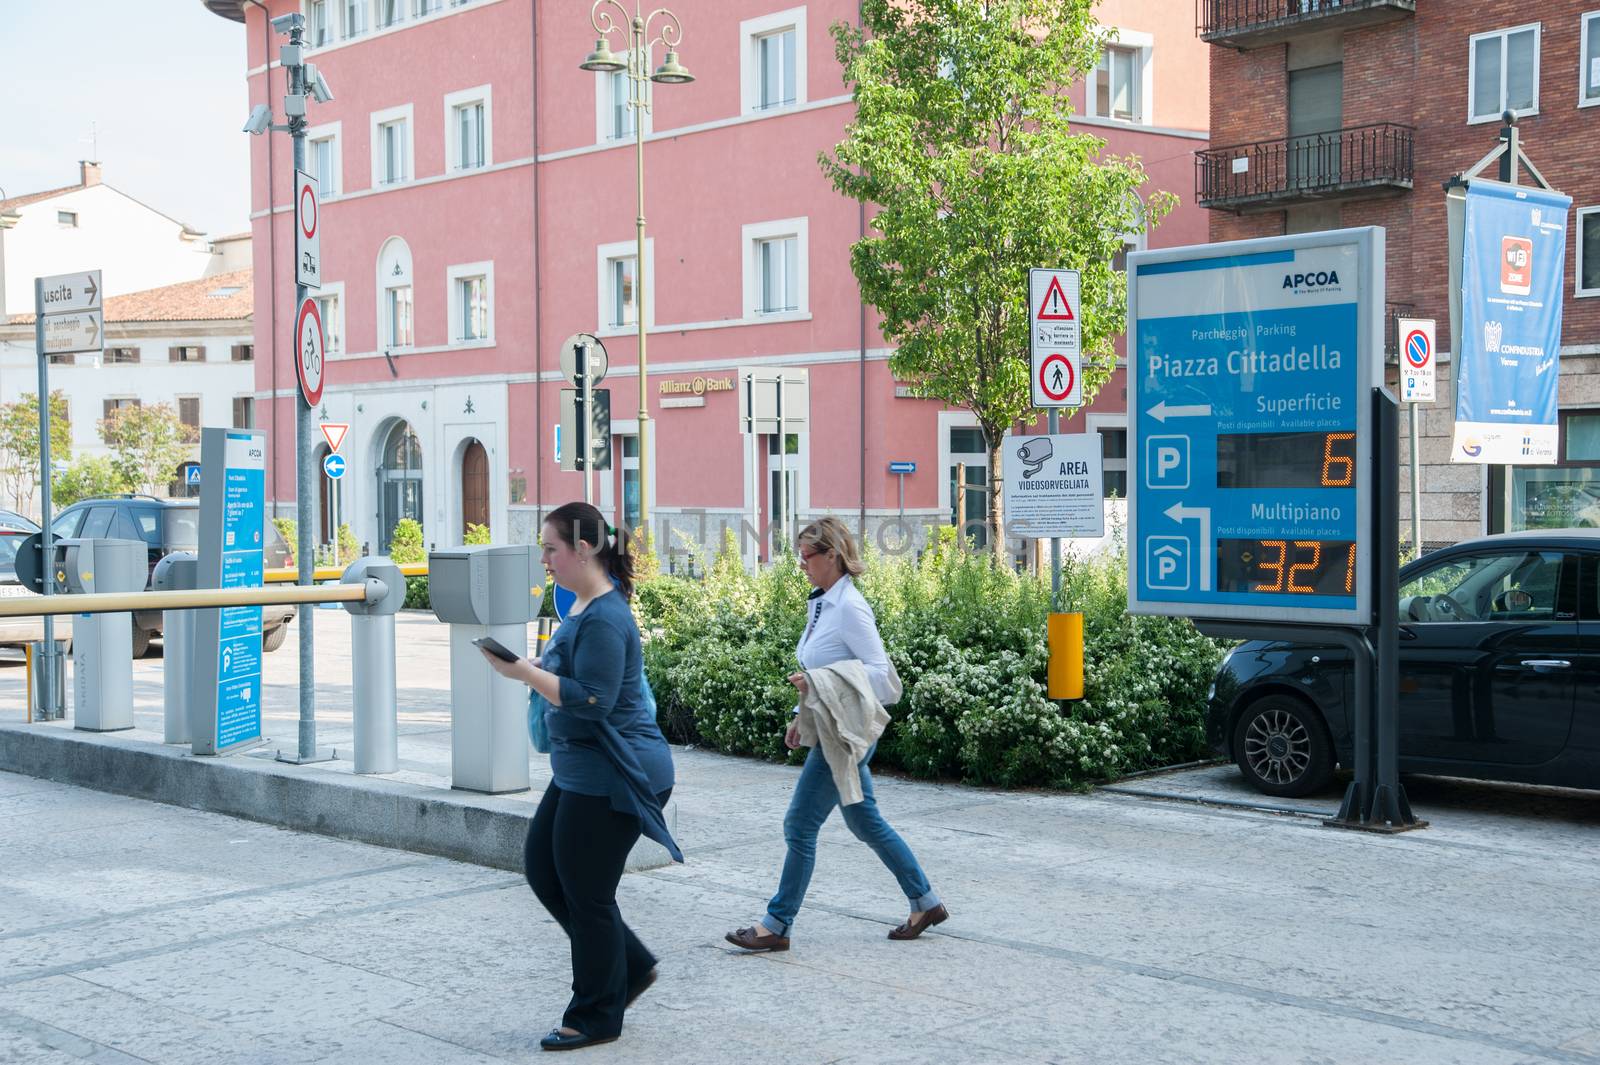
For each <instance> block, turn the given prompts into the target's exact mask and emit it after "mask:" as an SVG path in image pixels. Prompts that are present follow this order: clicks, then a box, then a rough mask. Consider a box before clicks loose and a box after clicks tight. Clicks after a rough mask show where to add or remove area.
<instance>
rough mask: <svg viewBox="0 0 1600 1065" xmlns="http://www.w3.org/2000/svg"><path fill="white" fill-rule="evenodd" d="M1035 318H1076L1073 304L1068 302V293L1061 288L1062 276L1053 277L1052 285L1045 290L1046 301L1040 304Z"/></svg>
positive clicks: (1040, 319)
mask: <svg viewBox="0 0 1600 1065" xmlns="http://www.w3.org/2000/svg"><path fill="white" fill-rule="evenodd" d="M1034 319H1035V320H1036V321H1040V322H1071V321H1074V320H1075V316H1074V315H1073V313H1072V304H1070V303H1068V302H1067V294H1066V293H1065V292H1063V291H1062V290H1061V278H1059V277H1052V278H1051V279H1050V287H1049V288H1047V289H1045V290H1044V301H1043V302H1042V303H1040V304H1039V311H1038V313H1037V314H1035V315H1034Z"/></svg>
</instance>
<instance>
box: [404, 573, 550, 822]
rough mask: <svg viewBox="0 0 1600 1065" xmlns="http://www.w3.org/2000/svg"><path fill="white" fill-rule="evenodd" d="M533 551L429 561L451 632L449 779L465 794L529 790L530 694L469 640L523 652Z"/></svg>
mask: <svg viewBox="0 0 1600 1065" xmlns="http://www.w3.org/2000/svg"><path fill="white" fill-rule="evenodd" d="M534 584H535V581H534V557H533V547H532V546H531V545H529V544H509V545H504V546H500V545H494V546H478V547H461V548H452V549H450V550H446V551H434V552H432V553H430V554H429V555H428V591H429V593H430V595H431V598H432V600H433V612H434V614H435V615H437V616H438V618H439V620H440V621H443V622H446V623H448V624H449V626H450V720H451V733H450V736H451V739H450V778H451V785H452V786H453V787H457V788H463V789H465V790H468V791H481V792H487V793H489V794H498V793H501V792H508V791H526V790H527V788H528V689H527V686H526V685H523V684H521V683H518V682H517V681H514V680H508V679H507V678H505V677H502V676H501V675H500V674H498V673H496V672H495V671H494V670H493V669H491V668H490V667H489V663H488V662H486V661H485V660H484V657H483V652H482V651H479V650H478V649H477V648H476V647H474V646H473V644H472V641H473V640H476V639H478V638H479V637H481V636H492V637H494V638H495V639H496V640H498V641H500V643H502V644H504V645H505V646H506V647H508V648H510V649H511V650H513V651H515V652H517V653H518V654H527V651H528V622H530V621H532V620H533V617H534V611H535V601H534V598H533V593H532V588H533V586H534Z"/></svg>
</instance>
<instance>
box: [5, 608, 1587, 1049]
mask: <svg viewBox="0 0 1600 1065" xmlns="http://www.w3.org/2000/svg"><path fill="white" fill-rule="evenodd" d="M339 620H342V619H339ZM403 625H404V626H405V628H404V629H403V635H402V639H404V640H405V641H406V643H405V646H406V647H407V654H406V656H405V658H404V659H403V661H402V666H401V668H402V671H403V672H402V687H403V691H402V699H403V705H404V706H405V710H406V716H405V722H404V724H403V725H402V731H403V732H404V734H405V736H406V741H405V744H406V745H405V747H404V749H403V754H402V759H403V762H404V763H405V766H404V771H405V772H406V773H411V774H415V775H416V778H417V779H418V780H424V779H426V780H435V781H437V780H438V776H437V768H438V765H439V763H440V760H441V759H443V760H444V762H445V764H447V759H448V736H447V734H446V733H445V732H444V730H445V727H446V724H447V719H448V704H447V702H444V703H441V701H440V700H441V693H442V685H443V679H442V677H441V676H440V675H439V672H438V667H437V664H436V663H430V661H429V658H430V655H431V654H432V652H431V651H430V650H429V648H430V646H432V647H434V648H435V649H436V648H437V647H438V646H441V645H442V640H437V641H436V642H435V643H433V644H431V645H430V642H429V641H430V640H434V639H435V637H433V636H430V635H429V632H428V630H429V629H430V628H434V629H436V628H437V626H433V625H432V624H431V622H430V623H427V624H424V623H423V622H422V621H421V619H416V618H407V619H403ZM333 628H334V626H332V625H328V626H323V627H319V630H318V634H319V638H322V637H323V636H324V633H328V632H330V630H332V629H333ZM319 646H321V647H322V648H323V649H324V651H325V652H326V654H327V656H328V659H332V658H335V657H336V656H337V654H338V653H339V652H338V649H337V641H336V639H335V638H333V637H332V636H329V637H327V638H325V639H321V642H320V643H319ZM328 659H325V660H324V662H323V675H324V676H325V677H326V678H328V679H329V681H330V690H327V691H325V693H324V698H325V701H324V704H323V705H324V706H325V707H326V708H327V710H326V713H327V715H328V721H329V725H328V733H330V735H328V736H326V737H325V739H324V742H332V743H334V744H336V745H337V744H338V743H339V742H340V741H339V739H338V730H339V728H340V725H339V723H338V722H337V714H338V706H339V703H338V701H337V699H338V692H337V683H336V680H337V672H336V670H335V668H334V667H333V666H331V665H330V664H329V662H328ZM268 663H269V671H271V672H270V673H269V688H268V691H269V699H271V700H273V703H272V704H271V705H270V706H269V711H270V712H269V729H270V730H271V731H272V732H273V733H274V734H275V735H284V736H292V735H293V730H292V724H291V722H292V716H291V717H284V716H281V714H280V711H281V710H282V709H283V708H284V706H285V705H287V706H290V707H292V695H291V696H290V698H289V701H288V702H287V704H285V702H284V694H285V690H288V691H290V692H291V693H292V689H284V688H283V686H282V685H281V684H278V683H276V681H275V678H276V677H279V676H289V677H290V678H291V679H292V674H293V668H294V657H293V653H292V645H291V647H286V648H285V649H284V650H283V651H280V652H278V653H277V654H274V655H271V656H268ZM139 668H140V671H141V677H142V678H144V679H142V680H141V681H140V683H139V697H140V698H141V700H143V701H144V702H145V704H146V706H145V708H143V709H141V711H140V714H141V723H145V724H155V725H157V727H159V726H158V719H152V718H151V717H150V716H149V714H150V710H149V706H148V704H149V701H150V696H151V695H152V693H153V694H154V697H155V699H156V702H155V704H154V705H155V707H156V708H157V709H158V708H159V688H153V687H152V684H153V683H154V677H155V676H158V673H155V674H153V673H152V672H151V671H152V670H157V671H158V669H159V660H147V661H146V662H144V663H141V664H140V667H139ZM19 673H20V670H13V669H10V668H0V706H10V707H14V706H15V705H16V704H17V700H16V699H15V696H14V692H15V687H16V683H17V676H18V674H19ZM5 714H9V715H11V716H9V718H8V719H9V720H12V721H15V720H16V719H17V717H16V716H15V715H16V712H15V710H9V711H5ZM278 721H282V722H283V725H282V726H280V725H279V724H277V723H276V722H278ZM344 727H346V728H347V727H348V725H347V724H346V725H345V726H344ZM677 753H678V764H679V768H680V786H679V789H678V793H677V794H678V798H679V800H680V804H681V805H680V811H681V813H680V818H681V819H680V839H681V842H682V843H683V845H684V849H685V851H686V853H687V856H688V863H687V864H686V865H683V866H673V867H670V868H666V869H660V870H655V871H651V872H646V873H639V874H632V875H630V876H628V877H626V878H624V881H623V886H622V889H621V891H620V901H621V903H622V906H623V909H624V912H625V913H626V914H627V915H628V917H629V919H630V921H631V922H632V923H633V924H634V925H635V926H636V927H637V928H638V929H639V930H640V932H641V934H642V935H643V937H644V939H645V940H646V942H648V943H649V944H650V945H651V946H652V947H653V948H654V949H655V950H656V951H657V952H658V953H659V954H660V955H661V956H662V979H661V981H660V982H659V983H658V984H657V985H656V987H655V988H654V989H652V990H651V991H650V993H649V994H648V995H647V996H645V998H643V999H642V1000H641V1001H640V1004H639V1007H638V1008H637V1009H636V1010H634V1011H633V1012H632V1013H630V1015H629V1022H628V1028H627V1031H626V1033H625V1036H624V1038H623V1040H622V1041H620V1042H618V1043H616V1044H613V1045H611V1046H607V1047H600V1048H595V1049H594V1050H590V1051H585V1052H584V1058H583V1060H584V1061H590V1062H606V1061H633V1062H672V1061H682V1062H696V1063H703V1062H720V1061H739V1062H741V1063H757V1062H800V1063H808V1062H818V1063H821V1062H845V1061H850V1062H891V1063H892V1062H906V1063H913V1062H916V1063H922V1062H928V1063H937V1062H952V1063H954V1062H963V1063H966V1062H977V1063H984V1062H1032V1063H1038V1062H1073V1063H1076V1062H1092V1063H1097V1065H1098V1063H1121V1062H1126V1063H1130V1065H1145V1063H1155V1062H1173V1063H1185V1065H1188V1063H1203V1062H1218V1063H1223V1062H1227V1063H1233V1062H1271V1063H1278V1062H1329V1063H1333V1062H1338V1063H1345V1062H1357V1061H1370V1062H1405V1063H1418V1065H1422V1063H1444V1062H1460V1063H1472V1065H1479V1063H1485V1065H1500V1063H1505V1065H1512V1063H1533V1062H1564V1063H1576V1065H1582V1063H1589V1065H1600V996H1597V995H1596V994H1595V992H1596V989H1600V957H1597V955H1596V953H1595V950H1594V943H1595V935H1594V922H1595V915H1596V913H1597V912H1600V887H1597V885H1600V858H1597V857H1596V850H1595V846H1594V839H1595V829H1596V827H1600V796H1597V795H1587V794H1575V793H1563V792H1555V791H1548V790H1545V791H1541V790H1538V789H1516V788H1494V787H1484V786H1477V785H1468V784H1459V783H1449V782H1423V783H1422V784H1421V785H1419V786H1418V787H1417V788H1416V789H1414V791H1413V798H1414V800H1415V801H1417V803H1418V806H1419V812H1420V813H1421V814H1422V816H1424V817H1428V818H1429V819H1431V820H1432V822H1433V827H1432V828H1430V829H1428V830H1426V831H1424V832H1419V833H1413V834H1409V835H1404V836H1399V837H1385V836H1371V835H1366V834H1362V833H1350V832H1342V831H1336V830H1331V829H1326V828H1323V827H1321V825H1320V823H1319V821H1318V820H1316V819H1315V818H1311V817H1302V816H1294V815H1275V814H1266V813H1260V812H1251V811H1245V810H1237V809H1225V808H1218V807H1214V806H1206V805H1200V804H1198V803H1194V802H1183V801H1170V800H1160V799H1149V798H1142V797H1137V796H1133V795H1127V794H1117V793H1109V792H1097V793H1094V794H1091V795H1087V796H1080V795H1061V794H1042V793H1001V792H990V791H984V790H979V789H971V788H963V787H958V786H950V785H933V784H925V783H919V782H912V781H907V780H901V779H893V778H887V777H886V778H882V779H881V781H880V784H879V788H878V795H879V801H880V803H881V804H882V806H883V808H884V810H885V813H886V814H887V816H888V817H889V819H890V821H891V822H892V823H893V824H895V825H896V826H897V827H899V828H900V829H901V831H902V832H903V834H904V835H905V836H906V838H907V840H908V842H909V843H910V844H911V846H912V847H913V848H914V849H915V850H916V852H917V854H918V856H919V857H920V858H921V860H922V862H923V864H924V865H925V866H926V867H927V869H928V871H929V874H930V876H931V878H932V880H933V882H934V885H935V887H936V888H937V889H938V890H939V891H940V892H941V893H943V894H944V896H945V897H946V899H947V901H948V903H949V905H950V908H951V911H952V913H953V915H954V916H953V917H952V919H951V921H950V922H948V923H947V924H945V925H943V926H941V928H940V929H938V930H937V931H935V932H934V933H930V934H929V935H927V936H925V937H924V938H923V939H922V940H920V941H918V942H915V943H909V944H899V943H891V942H889V941H888V940H887V939H886V938H885V935H886V933H887V931H888V930H889V928H890V927H892V926H893V925H894V924H895V923H897V922H898V921H899V920H900V919H902V917H903V916H904V909H905V903H904V900H903V899H901V898H898V897H897V895H898V893H897V890H896V887H895V884H894V881H893V878H892V877H891V876H890V875H889V874H888V873H887V871H885V870H884V869H883V868H882V867H881V866H880V865H878V863H877V862H876V860H875V858H874V857H873V856H872V854H871V853H870V852H869V851H868V850H867V849H866V848H865V847H864V846H862V845H861V844H859V843H857V842H856V841H855V840H854V839H853V838H851V837H850V836H849V834H848V833H847V832H846V830H845V829H844V828H843V826H842V824H841V822H840V820H839V819H838V818H837V817H836V818H834V819H832V820H831V821H830V822H829V824H828V826H827V828H826V829H825V830H824V833H823V838H822V841H821V846H820V848H819V864H818V870H817V876H816V879H815V881H814V883H813V887H812V892H811V896H810V899H809V900H808V904H807V907H806V909H805V911H804V912H803V913H802V915H801V920H800V923H799V924H798V925H797V928H796V932H795V941H794V942H795V945H794V949H793V950H792V951H791V952H789V953H788V954H782V955H769V956H749V957H746V956H741V955H739V954H738V953H737V952H735V951H733V950H732V949H731V948H729V947H727V946H726V945H725V944H724V943H723V942H722V939H721V937H722V933H723V932H724V931H727V930H728V929H730V928H732V927H734V926H735V925H737V924H744V923H748V922H749V921H750V919H752V918H753V917H755V916H756V915H757V914H758V913H759V912H760V911H761V909H762V905H763V903H764V901H765V899H766V897H767V896H768V895H769V894H770V892H771V891H772V889H773V887H774V882H775V879H776V875H777V870H778V867H779V864H780V862H781V860H782V850H783V846H782V840H781V830H780V823H781V819H782V812H783V809H784V806H785V805H786V803H787V800H788V795H789V791H790V789H791V788H792V787H793V782H794V779H795V775H796V771H795V770H793V769H791V768H788V767H784V766H774V765H766V764H762V763H757V762H752V761H749V760H743V759H731V758H724V757H721V756H718V755H714V754H709V753H705V752H682V751H680V752H677ZM328 771H329V772H337V771H339V770H337V769H329V770H328ZM1137 783H1138V784H1139V785H1140V786H1141V788H1143V789H1146V790H1150V791H1160V792H1165V793H1179V792H1185V791H1187V792H1189V793H1192V794H1194V795H1196V796H1201V797H1204V796H1210V797H1216V796H1217V795H1225V794H1226V793H1227V791H1228V789H1229V788H1230V787H1232V786H1233V784H1232V778H1231V777H1230V775H1229V774H1228V772H1227V771H1226V769H1225V768H1221V769H1216V768H1213V769H1203V770H1197V771H1193V772H1191V773H1185V774H1175V775H1173V776H1171V777H1156V778H1145V779H1143V780H1141V781H1138V782H1137ZM537 787H538V782H537V780H536V788H537ZM1325 799H1326V797H1324V800H1323V801H1325ZM524 801H532V800H531V797H530V798H529V799H527V800H524ZM568 979H569V977H568V973H567V955H566V949H565V943H564V941H563V939H562V937H561V934H560V932H559V930H558V929H557V928H556V926H555V925H554V924H553V923H552V922H550V921H549V920H548V918H546V917H545V916H544V914H543V912H542V910H540V908H539V907H538V905H537V903H536V902H535V901H534V900H533V898H532V897H531V894H530V893H529V892H528V890H527V888H526V886H525V884H523V883H522V881H521V879H520V878H519V877H517V876H516V875H514V874H508V873H505V872H501V871H496V870H492V869H484V868H481V867H476V866H469V865H462V864H459V863H455V862H450V861H447V860H444V859H439V858H432V857H426V856H421V855H415V854H409V853H406V852H403V851H397V850H387V849H383V848H379V847H372V846H367V845H364V844H359V843H351V842H346V841H342V840H337V839H331V838H327V837H322V836H314V835H306V834H300V833H294V832H289V831H285V830H282V829H278V828H273V827H270V826H267V825H262V824H257V823H252V822H248V821H241V820H236V819H232V818H227V817H222V816H218V815H214V814H207V813H200V812H196V811H191V810H184V809H178V808H173V807H166V806H161V805H157V804H152V803H145V802H141V801H138V800H133V799H128V798H124V797H120V796H113V795H106V794H101V793H98V792H93V791H85V790H82V789H78V788H72V787H68V786H65V785H61V784H54V783H50V782H46V781H42V780H37V779H33V778H28V777H20V776H14V775H8V774H3V773H0V1062H8V1063H9V1062H29V1063H32V1062H55V1063H64V1062H71V1061H83V1060H89V1061H97V1062H134V1061H156V1062H190V1061H194V1062H202V1061H203V1062H207V1063H210V1062H216V1061H228V1062H235V1061H244V1062H252V1061H260V1062H310V1061H340V1062H372V1061H382V1062H384V1063H385V1065H403V1063H406V1062H412V1061H415V1062H426V1063H430V1065H431V1063H436V1062H446V1063H448V1062H458V1061H460V1062H491V1061H531V1060H541V1059H542V1055H541V1054H540V1053H539V1051H538V1050H537V1046H536V1043H537V1039H538V1037H539V1036H540V1035H542V1034H543V1033H544V1032H545V1031H546V1030H547V1029H548V1028H549V1027H551V1026H552V1025H553V1024H555V1023H556V1022H557V1020H558V1018H559V1014H560V1010H561V1007H562V1005H563V1003H564V1001H565V997H566V985H567V983H568Z"/></svg>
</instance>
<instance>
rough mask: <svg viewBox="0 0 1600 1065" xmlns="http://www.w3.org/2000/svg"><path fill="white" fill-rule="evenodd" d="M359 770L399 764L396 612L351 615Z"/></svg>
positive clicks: (379, 769) (383, 769)
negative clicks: (395, 641) (396, 708)
mask: <svg viewBox="0 0 1600 1065" xmlns="http://www.w3.org/2000/svg"><path fill="white" fill-rule="evenodd" d="M350 662H351V680H352V682H353V684H354V689H355V737H354V744H355V763H356V766H355V768H356V772H357V773H393V772H394V771H395V770H396V769H397V768H399V764H400V747H399V731H398V730H399V724H398V721H397V720H396V717H395V661H394V615H393V614H374V615H367V616H363V615H360V614H357V615H354V616H352V617H351V618H350Z"/></svg>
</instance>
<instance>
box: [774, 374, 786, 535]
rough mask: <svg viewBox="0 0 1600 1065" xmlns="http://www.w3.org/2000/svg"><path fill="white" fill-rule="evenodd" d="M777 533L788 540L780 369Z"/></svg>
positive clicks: (784, 438)
mask: <svg viewBox="0 0 1600 1065" xmlns="http://www.w3.org/2000/svg"><path fill="white" fill-rule="evenodd" d="M778 535H779V536H780V537H781V538H782V540H783V542H784V543H785V544H787V543H788V542H789V434H788V432H787V431H786V427H785V425H784V424H783V371H782V370H779V371H778ZM774 546H776V545H774Z"/></svg>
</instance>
